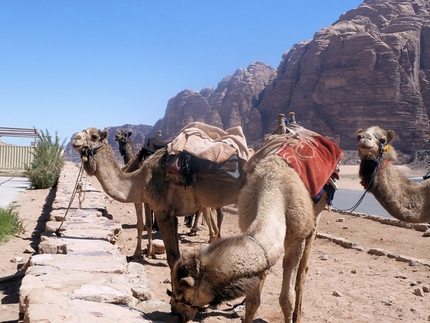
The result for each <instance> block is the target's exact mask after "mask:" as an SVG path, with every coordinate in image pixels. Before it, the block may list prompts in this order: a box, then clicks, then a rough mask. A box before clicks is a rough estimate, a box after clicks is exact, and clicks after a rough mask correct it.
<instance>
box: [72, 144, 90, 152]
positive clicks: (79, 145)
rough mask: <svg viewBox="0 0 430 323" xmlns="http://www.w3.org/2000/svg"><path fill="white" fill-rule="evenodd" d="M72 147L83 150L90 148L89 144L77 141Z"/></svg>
mask: <svg viewBox="0 0 430 323" xmlns="http://www.w3.org/2000/svg"><path fill="white" fill-rule="evenodd" d="M72 147H73V149H75V150H77V151H82V150H84V149H87V148H89V146H88V145H84V144H77V143H72Z"/></svg>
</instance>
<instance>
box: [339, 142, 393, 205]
mask: <svg viewBox="0 0 430 323" xmlns="http://www.w3.org/2000/svg"><path fill="white" fill-rule="evenodd" d="M373 135H374V136H375V138H376V139H377V140H378V143H379V153H378V156H377V157H376V159H375V161H376V168H375V171H374V172H373V175H372V178H371V179H370V181H369V184H368V185H367V188H366V190H365V191H364V193H363V195H362V196H361V197H360V198H359V199H358V201H357V203H355V205H354V206H352V207H350V208H349V209H344V210H342V209H339V208H337V207H336V206H334V204H332V205H333V209H334V210H335V211H337V212H352V211H354V210H355V209H357V208H358V207H359V205H360V204H361V202H363V200H364V197H365V196H366V194H367V192H369V190H370V188H371V187H372V184H373V181H374V180H375V177H376V175H377V174H378V172H379V170H380V168H381V157H382V154H383V151H384V150H383V147H382V143H381V140H379V137H378V136H377V135H376V133H373ZM384 167H385V166H384Z"/></svg>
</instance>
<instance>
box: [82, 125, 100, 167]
mask: <svg viewBox="0 0 430 323" xmlns="http://www.w3.org/2000/svg"><path fill="white" fill-rule="evenodd" d="M83 132H85V133H86V134H87V145H88V147H87V148H83V149H82V150H81V151H80V152H79V154H80V155H81V159H82V161H84V162H86V161H88V158H89V157H91V158H94V155H95V154H96V153H97V152H98V151H99V149H100V148H101V147H102V146H103V143H101V144H98V145H97V146H94V147H91V146H90V139H89V135H88V132H87V130H84V131H83ZM85 159H86V160H85Z"/></svg>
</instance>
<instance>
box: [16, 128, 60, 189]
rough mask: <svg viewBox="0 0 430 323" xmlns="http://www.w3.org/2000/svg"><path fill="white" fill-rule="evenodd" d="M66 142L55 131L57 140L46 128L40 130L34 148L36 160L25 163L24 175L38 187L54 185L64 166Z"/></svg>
mask: <svg viewBox="0 0 430 323" xmlns="http://www.w3.org/2000/svg"><path fill="white" fill-rule="evenodd" d="M64 143H65V140H64V141H63V143H62V144H60V139H59V138H58V135H57V133H55V140H53V139H52V136H51V135H50V134H49V131H48V130H46V133H44V132H43V131H40V140H38V141H37V142H36V147H35V149H34V153H33V154H34V160H33V162H32V163H31V164H30V165H25V167H24V169H25V171H24V175H25V176H26V177H27V178H28V179H29V181H30V182H31V185H32V186H33V187H34V188H36V189H41V188H50V187H53V186H54V185H55V184H56V183H57V180H58V177H59V176H60V172H61V169H62V168H63V166H64V154H63V150H64Z"/></svg>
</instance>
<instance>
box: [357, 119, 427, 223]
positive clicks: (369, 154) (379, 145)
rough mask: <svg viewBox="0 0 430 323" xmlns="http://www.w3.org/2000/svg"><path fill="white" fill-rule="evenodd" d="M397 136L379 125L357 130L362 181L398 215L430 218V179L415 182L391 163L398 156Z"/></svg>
mask: <svg viewBox="0 0 430 323" xmlns="http://www.w3.org/2000/svg"><path fill="white" fill-rule="evenodd" d="M394 136H395V133H394V131H393V130H388V131H387V130H384V129H381V128H380V127H378V126H373V127H370V128H367V129H365V130H363V129H360V130H358V133H357V139H358V143H357V145H358V150H359V153H358V154H359V156H360V159H361V163H360V170H359V176H360V178H361V180H362V181H361V183H362V184H363V186H364V188H365V189H367V190H368V191H369V192H370V193H372V194H373V195H374V196H375V198H376V200H377V201H378V202H379V203H380V204H381V205H382V207H383V208H384V209H385V210H387V212H388V213H389V214H390V215H391V216H393V217H395V218H396V219H398V220H401V221H404V222H409V223H422V222H430V181H428V180H426V181H424V182H422V183H416V182H414V181H412V180H410V179H408V178H407V177H406V176H404V175H403V174H401V173H399V172H398V170H397V169H396V167H395V166H394V165H393V163H392V162H394V161H396V160H397V153H396V151H395V149H394V148H393V146H391V144H390V143H391V141H392V140H393V139H394Z"/></svg>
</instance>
